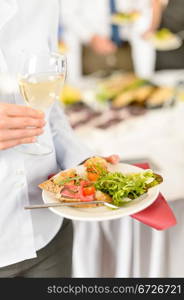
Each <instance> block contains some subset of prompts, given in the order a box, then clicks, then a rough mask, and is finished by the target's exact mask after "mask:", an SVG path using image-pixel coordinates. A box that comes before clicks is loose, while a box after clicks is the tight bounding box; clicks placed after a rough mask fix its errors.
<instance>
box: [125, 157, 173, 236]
mask: <svg viewBox="0 0 184 300" xmlns="http://www.w3.org/2000/svg"><path fill="white" fill-rule="evenodd" d="M135 166H137V167H139V168H142V169H149V165H148V164H147V163H144V164H135ZM131 217H132V218H134V219H136V220H138V221H140V222H142V223H144V224H146V225H148V226H150V227H153V228H155V229H157V230H165V229H168V228H169V227H171V226H174V225H176V223H177V221H176V218H175V216H174V214H173V212H172V210H171V208H170V206H169V205H168V203H167V202H166V200H165V198H164V197H163V195H162V194H161V193H160V194H159V195H158V197H157V199H156V200H155V201H154V202H153V204H151V205H150V206H148V207H147V208H145V209H144V210H142V211H140V212H138V213H136V214H133V215H131Z"/></svg>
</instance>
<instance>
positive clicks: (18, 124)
mask: <svg viewBox="0 0 184 300" xmlns="http://www.w3.org/2000/svg"><path fill="white" fill-rule="evenodd" d="M45 123H46V122H45V121H44V119H35V118H29V117H26V118H25V117H22V118H19V117H18V118H17V117H14V118H10V117H5V118H2V119H0V129H22V128H26V127H37V128H41V127H43V126H44V125H45Z"/></svg>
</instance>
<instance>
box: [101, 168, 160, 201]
mask: <svg viewBox="0 0 184 300" xmlns="http://www.w3.org/2000/svg"><path fill="white" fill-rule="evenodd" d="M162 181H163V179H162V177H161V176H160V175H158V174H155V173H153V171H152V170H146V171H143V172H140V173H131V174H123V173H120V172H115V173H107V174H105V175H103V176H100V178H99V179H98V180H97V182H96V183H95V188H96V189H97V190H100V191H101V192H103V193H106V194H108V195H110V196H111V197H112V200H113V204H115V205H117V206H122V205H123V204H125V203H127V202H129V201H132V200H134V199H136V198H137V197H140V196H141V195H143V194H145V193H146V192H147V191H148V189H149V188H151V187H153V186H155V185H158V184H160V183H161V182H162Z"/></svg>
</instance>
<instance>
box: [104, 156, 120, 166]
mask: <svg viewBox="0 0 184 300" xmlns="http://www.w3.org/2000/svg"><path fill="white" fill-rule="evenodd" d="M105 159H106V161H107V162H109V163H111V164H113V165H115V164H118V163H119V161H120V157H119V155H116V154H114V155H110V156H108V157H106V158H105Z"/></svg>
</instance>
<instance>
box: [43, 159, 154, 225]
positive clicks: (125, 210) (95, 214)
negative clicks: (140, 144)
mask: <svg viewBox="0 0 184 300" xmlns="http://www.w3.org/2000/svg"><path fill="white" fill-rule="evenodd" d="M109 169H110V171H114V172H115V171H120V172H123V173H132V172H134V173H138V172H141V171H143V169H141V168H138V167H135V166H132V165H128V164H122V163H120V164H118V165H111V166H110V168H109ZM158 194H159V186H155V187H153V188H151V189H149V191H148V193H147V194H145V195H143V196H141V197H139V198H137V199H136V200H133V201H132V202H130V203H127V204H126V206H123V207H121V208H119V209H117V210H116V209H115V210H112V209H109V208H107V207H105V206H101V207H94V208H78V207H77V208H76V207H66V206H61V207H54V208H53V207H51V208H49V209H50V210H51V211H52V212H54V213H55V214H57V215H59V216H61V217H65V218H68V219H72V220H78V221H107V220H113V219H118V218H121V217H124V216H128V215H132V214H135V213H137V212H139V211H141V210H143V209H145V208H146V207H148V206H149V205H151V204H152V203H153V202H154V201H155V200H156V198H157V196H158ZM42 197H43V201H44V203H48V202H58V200H57V199H56V198H55V197H54V196H53V194H51V193H49V192H47V191H43V193H42Z"/></svg>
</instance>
